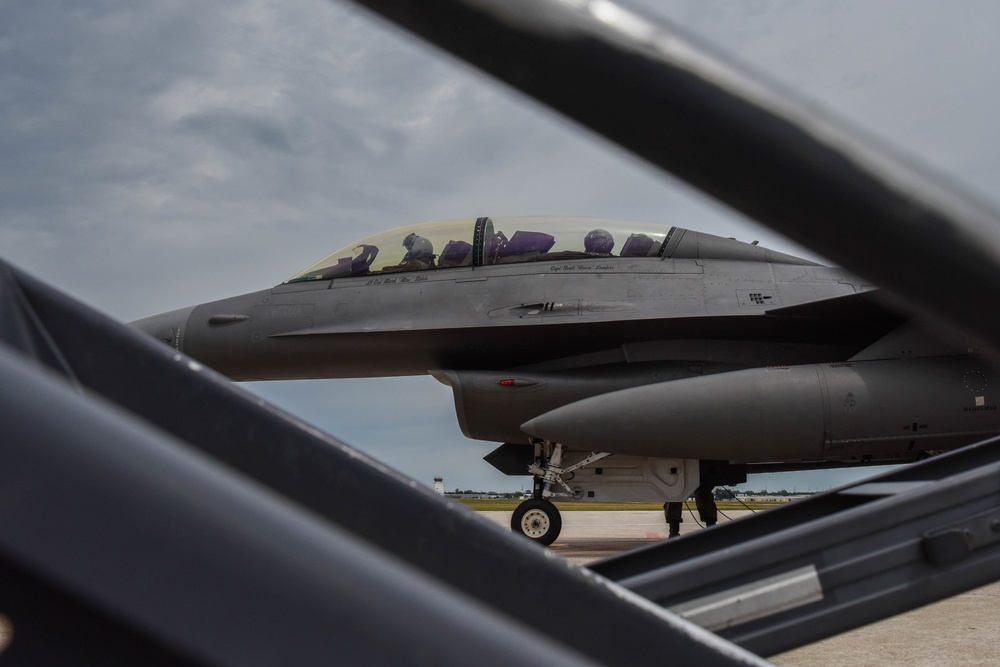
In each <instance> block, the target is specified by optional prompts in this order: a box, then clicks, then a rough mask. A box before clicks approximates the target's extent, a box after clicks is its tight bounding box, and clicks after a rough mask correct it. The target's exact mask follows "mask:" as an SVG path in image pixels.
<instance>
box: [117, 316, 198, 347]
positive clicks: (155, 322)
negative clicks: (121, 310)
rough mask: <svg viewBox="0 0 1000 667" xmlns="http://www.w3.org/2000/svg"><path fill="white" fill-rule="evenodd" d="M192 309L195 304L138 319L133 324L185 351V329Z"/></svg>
mask: <svg viewBox="0 0 1000 667" xmlns="http://www.w3.org/2000/svg"><path fill="white" fill-rule="evenodd" d="M192 310H194V306H190V307H188V308H181V309H179V310H172V311H170V312H168V313H160V314H159V315H153V316H151V317H145V318H143V319H141V320H136V321H135V322H132V323H131V326H133V327H135V328H136V329H138V330H139V331H142V332H145V333H147V334H149V335H150V336H152V337H153V338H156V339H157V340H159V341H162V342H164V343H166V344H167V345H169V346H170V347H172V348H174V349H175V350H179V351H182V352H183V351H184V330H185V329H186V328H187V323H188V318H189V317H191V311H192Z"/></svg>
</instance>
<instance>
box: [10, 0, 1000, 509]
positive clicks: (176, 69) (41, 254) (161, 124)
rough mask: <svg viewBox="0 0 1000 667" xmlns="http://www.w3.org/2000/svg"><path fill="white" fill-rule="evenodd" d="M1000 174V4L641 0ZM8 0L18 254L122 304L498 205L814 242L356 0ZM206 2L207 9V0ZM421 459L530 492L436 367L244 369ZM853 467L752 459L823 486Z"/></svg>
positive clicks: (891, 136) (915, 154) (13, 221)
mask: <svg viewBox="0 0 1000 667" xmlns="http://www.w3.org/2000/svg"><path fill="white" fill-rule="evenodd" d="M625 4H626V5H628V6H632V7H636V8H639V9H641V10H642V11H645V12H647V13H651V14H653V15H657V16H660V17H662V18H664V19H666V20H668V21H670V22H672V23H674V24H676V25H679V26H682V27H683V29H684V30H686V31H688V32H689V33H691V34H693V35H695V36H697V37H698V39H700V40H702V41H703V42H706V43H709V44H712V45H714V46H715V47H716V48H717V49H719V50H720V51H722V52H723V53H725V54H727V55H728V57H730V58H732V59H735V60H737V61H740V62H742V63H744V64H746V65H748V66H749V67H750V68H752V69H755V70H757V71H759V72H761V73H763V74H764V75H765V76H767V77H768V78H769V79H770V80H772V81H774V82H776V83H777V84H778V85H780V86H782V87H784V88H785V89H787V90H790V91H794V93H795V94H796V95H798V96H800V97H802V98H805V99H806V100H808V101H810V102H812V103H815V104H816V105H818V106H820V107H825V108H826V109H828V110H830V111H831V112H833V113H834V115H836V116H839V117H840V118H841V119H843V120H845V122H846V123H847V124H849V125H852V126H854V127H856V128H858V129H859V130H861V131H862V132H864V133H866V134H869V135H870V136H872V137H877V138H878V140H879V141H882V142H884V143H887V144H888V145H890V146H892V147H893V148H894V149H895V150H897V151H898V152H899V153H902V154H903V155H908V156H912V159H915V160H917V161H919V162H922V163H924V164H926V165H928V166H929V168H931V169H932V170H934V171H936V172H938V173H940V174H941V175H942V176H943V177H944V178H947V179H950V180H953V181H955V182H957V183H958V184H960V186H961V187H963V188H964V189H966V190H968V191H970V192H973V193H975V194H976V195H977V196H979V197H981V198H983V199H985V200H987V201H989V202H991V203H993V204H994V205H996V204H998V201H997V200H998V198H1000V189H998V187H997V186H998V184H1000V129H998V128H997V120H996V119H997V118H1000V86H998V85H997V84H996V75H995V71H996V67H997V64H998V63H1000V40H997V39H996V38H995V29H994V26H996V25H998V24H1000V4H997V3H993V2H987V1H973V0H963V1H962V2H953V3H945V2H930V1H927V0H880V2H877V3H875V2H870V1H856V0H836V1H833V0H828V1H821V0H805V1H801V2H795V1H791V0H784V1H777V0H774V1H771V0H747V1H745V2H731V1H718V0H661V1H654V0H644V1H643V2H639V0H634V1H633V2H627V3H625ZM194 8H195V5H193V4H192V3H185V2H179V1H178V0H149V1H147V2H142V3H124V2H120V1H113V0H73V1H68V0H64V1H61V2H60V1H56V0H52V1H49V2H6V3H0V114H2V118H0V256H2V257H3V258H4V259H5V260H7V261H9V262H11V263H13V264H15V265H16V266H19V267H20V268H22V269H24V270H27V271H29V272H30V273H33V274H35V275H36V276H38V277H40V278H42V279H44V280H46V281H48V282H49V283H51V284H53V285H55V286H57V287H60V288H61V289H63V290H65V291H66V292H68V293H69V294H71V295H73V296H74V297H76V298H79V299H81V300H82V301H84V302H86V303H88V304H90V305H92V306H94V307H96V308H98V309H99V310H101V311H103V312H105V313H108V314H110V315H111V316H113V317H115V318H118V319H120V320H122V321H131V320H135V319H138V318H141V317H144V316H147V315H151V314H155V313H158V312H163V311H167V310H172V309H175V308H179V307H183V306H187V305H191V304H194V303H201V302H204V301H209V300H212V299H218V298H223V297H226V296H231V295H235V294H240V293H245V292H251V291H255V290H258V289H264V288H267V287H269V286H272V285H275V284H277V283H280V282H282V281H284V280H287V279H288V278H290V277H291V276H292V275H294V274H295V273H297V272H298V271H299V270H301V269H303V268H305V267H306V266H308V265H310V264H312V263H313V262H314V261H316V260H318V259H320V258H321V257H323V256H325V255H326V254H327V253H329V252H331V251H332V250H334V249H336V248H338V247H342V246H344V245H346V244H347V243H349V242H351V241H353V240H356V239H360V238H362V237H364V236H367V235H369V234H371V233H374V232H378V231H382V230H385V229H388V228H391V227H396V226H401V225H404V224H411V223H415V222H423V221H430V220H440V219H452V218H469V217H477V216H484V215H495V216H503V215H584V216H595V217H612V218H623V219H631V220H643V221H649V222H658V223H662V224H665V225H674V224H676V225H679V226H682V227H686V228H691V229H696V230H699V231H706V232H709V233H713V234H718V235H721V236H732V237H736V238H739V239H741V240H744V241H751V240H759V241H760V243H761V245H763V246H765V247H770V248H773V249H776V250H780V251H783V252H789V253H791V254H796V255H799V256H803V257H807V258H810V259H821V258H818V257H817V256H816V255H814V254H813V253H811V252H810V251H809V250H807V249H803V248H800V247H798V246H796V245H794V244H792V243H791V242H789V241H787V240H785V239H783V238H782V237H780V236H779V235H777V234H775V233H774V232H771V231H770V230H768V229H766V228H763V227H761V226H759V225H757V224H755V223H753V222H751V221H749V220H747V219H745V218H743V217H742V216H740V215H738V214H736V213H734V212H732V211H730V210H728V209H726V208H725V207H723V206H721V205H719V204H717V203H715V202H713V201H711V200H709V199H707V198H705V197H704V196H702V195H700V194H698V193H697V192H694V191H692V190H691V189H689V188H687V187H686V186H684V185H682V184H680V183H678V182H676V181H674V180H672V179H670V178H669V177H665V176H664V175H662V174H661V173H659V172H657V171H655V170H653V169H652V168H650V167H648V166H647V165H645V164H642V163H640V162H639V161H637V160H636V159H635V158H633V157H631V156H629V155H627V154H625V153H624V152H623V151H621V150H619V149H617V148H615V147H613V146H611V145H609V144H608V143H606V142H605V141H603V140H602V139H599V138H597V137H595V136H593V135H592V134H590V133H588V132H587V131H585V130H581V129H579V128H576V127H574V126H572V125H570V124H568V123H567V122H565V121H564V120H562V119H561V118H559V117H557V116H555V115H554V114H552V113H551V112H549V111H547V110H545V109H543V108H541V107H540V106H539V105H537V104H536V103H534V102H531V101H528V100H526V99H525V98H523V97H522V96H520V95H519V94H518V93H515V92H513V91H511V90H509V89H507V88H504V87H503V86H501V85H499V84H497V83H495V82H494V81H492V80H490V79H488V78H487V77H485V76H484V75H482V74H480V73H478V72H476V71H474V70H472V69H471V68H470V67H468V66H467V65H464V64H462V63H459V62H457V61H455V60H454V59H452V58H451V57H448V56H444V55H442V54H440V53H438V52H437V51H435V50H434V49H433V48H432V47H429V46H427V45H425V44H422V43H419V42H417V41H415V40H414V39H413V38H411V37H409V36H407V35H405V34H404V33H402V32H400V31H399V30H398V29H395V28H392V27H389V26H387V25H385V24H383V23H381V22H380V21H378V20H377V19H374V18H373V17H371V16H370V15H368V14H367V13H365V12H364V11H363V10H361V9H358V8H356V7H355V6H353V5H350V4H346V3H343V2H330V1H326V0H281V1H280V2H279V1H278V0H215V1H214V2H211V3H199V4H198V5H197V8H196V9H194ZM192 10H193V11H192ZM243 388H244V389H247V390H249V391H251V392H254V393H256V394H259V395H261V396H263V397H265V398H266V399H268V400H270V401H272V402H274V403H276V404H278V405H279V406H281V407H283V408H285V409H287V410H288V411H290V412H292V413H293V414H295V415H296V416H298V417H299V418H301V419H303V420H305V421H307V422H310V423H312V424H314V425H316V426H318V427H319V428H321V429H323V430H325V431H327V432H329V433H331V434H333V435H335V436H337V437H339V438H341V439H342V440H344V441H345V442H347V443H349V444H352V445H355V446H357V447H358V448H360V449H363V450H364V451H366V452H368V453H369V454H371V455H372V456H374V457H376V458H378V459H380V460H381V461H383V462H384V463H386V464H387V465H389V466H391V467H393V468H396V469H397V470H400V471H402V472H404V473H406V474H408V475H410V476H412V477H413V478H414V479H416V480H418V481H419V482H421V483H425V484H428V485H429V484H431V482H432V480H433V478H434V477H435V476H441V477H444V480H445V486H446V488H448V489H449V490H450V489H452V488H462V489H466V488H472V489H483V490H485V489H497V490H518V489H520V488H522V487H524V486H525V485H527V484H528V478H522V477H511V478H508V477H505V476H503V475H501V474H500V473H497V472H495V471H494V470H493V469H492V468H490V466H489V465H488V464H486V463H485V462H483V461H482V460H481V458H482V456H483V455H485V454H486V453H488V452H489V451H490V450H491V449H492V448H493V447H494V446H495V445H494V444H493V443H481V442H476V441H470V440H468V439H466V438H465V437H464V436H463V435H462V434H461V432H460V430H459V428H458V424H457V420H456V417H455V413H454V408H453V402H452V398H451V392H450V389H448V388H447V387H444V386H443V385H440V384H438V383H437V382H436V381H435V380H433V379H431V378H429V377H415V378H384V379H365V380H313V381H295V382H274V383H247V384H245V385H243ZM857 475H858V473H857V472H852V473H844V472H835V473H834V472H824V473H789V474H784V475H767V476H758V477H754V478H752V479H751V483H750V484H749V486H750V487H752V488H754V489H761V488H768V489H770V490H778V489H782V488H785V489H788V490H790V491H791V490H799V491H802V490H817V489H819V490H822V489H826V488H830V487H831V486H836V485H839V484H841V483H844V482H846V481H848V480H849V479H851V478H853V477H856V476H857Z"/></svg>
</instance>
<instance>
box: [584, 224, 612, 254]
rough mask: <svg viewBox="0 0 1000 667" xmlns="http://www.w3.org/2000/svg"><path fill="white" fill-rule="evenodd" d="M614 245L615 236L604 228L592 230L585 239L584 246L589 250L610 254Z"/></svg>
mask: <svg viewBox="0 0 1000 667" xmlns="http://www.w3.org/2000/svg"><path fill="white" fill-rule="evenodd" d="M614 247H615V240H614V238H612V236H611V234H610V233H609V232H608V231H607V230H604V229H594V230H591V231H590V232H588V233H587V236H585V237H584V239H583V248H584V250H586V251H587V252H592V253H595V254H601V255H610V254H611V249H612V248H614Z"/></svg>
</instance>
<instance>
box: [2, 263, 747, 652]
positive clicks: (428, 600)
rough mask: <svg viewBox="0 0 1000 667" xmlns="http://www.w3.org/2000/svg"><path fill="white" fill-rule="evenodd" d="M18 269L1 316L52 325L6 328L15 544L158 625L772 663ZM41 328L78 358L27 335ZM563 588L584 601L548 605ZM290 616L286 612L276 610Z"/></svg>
mask: <svg viewBox="0 0 1000 667" xmlns="http://www.w3.org/2000/svg"><path fill="white" fill-rule="evenodd" d="M0 276H3V277H4V278H5V281H4V282H5V283H7V284H6V285H4V286H3V287H2V288H0V289H2V290H3V291H4V292H5V293H17V294H18V295H19V298H18V300H17V306H16V307H7V308H5V309H4V311H3V317H4V318H5V319H7V318H20V319H22V320H23V321H24V322H25V323H26V324H24V325H23V326H18V327H10V328H9V330H16V331H19V332H24V331H29V332H31V336H29V338H30V337H34V339H33V344H25V340H24V337H21V336H20V335H19V336H18V337H17V340H15V343H18V342H19V343H20V344H19V345H18V346H17V348H14V347H10V346H9V344H7V341H2V342H0V429H2V433H3V436H2V442H3V443H4V456H5V458H4V466H3V467H2V470H0V557H3V558H8V559H10V560H12V561H14V562H15V563H18V564H20V566H21V567H23V568H24V569H25V570H26V571H27V572H29V573H31V574H32V575H33V576H35V577H40V578H41V579H43V580H44V582H46V583H47V584H48V585H49V586H54V587H56V588H57V589H59V590H62V591H65V594H66V595H68V596H70V597H77V598H83V600H84V601H85V603H86V604H88V605H91V606H93V607H94V608H95V609H97V610H98V611H99V612H100V613H103V614H105V615H110V616H112V617H114V618H117V619H121V622H122V623H123V624H124V625H125V626H127V627H128V628H130V632H133V633H135V632H137V633H139V634H140V635H141V636H143V637H147V638H148V639H149V641H150V642H152V643H153V644H155V645H157V646H162V647H164V648H165V649H167V650H172V651H179V652H180V653H181V654H183V655H185V656H189V657H191V656H193V657H194V658H195V659H198V660H207V662H208V663H209V664H254V662H255V660H257V661H258V663H262V664H274V662H276V661H277V660H271V661H270V663H268V659H269V658H274V656H275V655H278V654H277V653H275V651H277V650H278V648H277V647H279V646H281V647H283V651H284V652H282V653H281V655H287V656H292V657H289V658H288V660H287V661H288V662H290V663H293V664H316V663H318V662H320V661H321V660H320V658H322V660H328V659H329V657H330V656H331V655H338V654H339V655H342V656H344V657H345V659H346V660H347V661H348V662H352V661H354V662H366V663H372V662H376V663H379V664H381V663H383V662H385V661H386V660H393V661H400V659H401V656H403V655H405V654H406V652H407V651H409V652H411V653H412V654H414V655H424V654H426V655H428V656H431V657H429V658H428V660H429V661H431V662H434V663H436V664H438V663H442V664H457V663H459V662H461V663H463V664H466V663H467V662H468V660H469V659H470V656H476V657H474V658H473V660H474V661H475V662H477V663H478V662H482V661H484V660H485V661H486V662H491V661H495V662H497V663H498V664H499V663H504V664H511V663H512V662H516V663H524V662H525V661H528V662H531V661H534V660H536V659H537V664H544V663H546V662H547V661H548V660H549V659H552V660H556V661H563V662H567V663H568V664H574V663H581V662H596V663H603V664H615V663H617V662H618V661H619V660H627V661H628V662H630V663H634V664H644V663H645V662H647V661H650V660H654V659H656V658H655V656H660V655H674V656H679V659H682V660H684V661H692V662H693V661H698V662H704V663H706V664H713V665H733V664H760V663H759V661H758V659H757V658H756V657H754V656H752V655H751V654H749V653H746V652H742V651H741V650H739V649H738V648H737V647H734V646H732V645H731V644H728V643H726V642H724V641H723V640H719V639H718V638H717V637H714V636H712V635H710V634H708V633H705V632H704V631H702V630H701V629H700V628H697V627H696V626H694V625H693V624H690V623H687V622H685V621H683V620H681V619H679V618H678V617H676V616H674V615H673V614H670V613H667V612H663V611H662V610H660V609H658V608H656V607H655V606H651V605H649V604H648V603H647V602H646V601H645V600H643V599H642V598H640V597H638V596H635V595H633V594H631V593H629V592H628V591H626V590H624V589H621V588H620V587H618V586H616V585H614V584H611V583H610V582H608V581H606V580H604V579H601V578H597V577H594V576H593V575H592V574H589V573H588V572H587V571H585V570H583V569H581V568H573V567H567V565H566V564H565V563H563V562H561V561H559V560H558V559H554V558H552V557H551V554H549V553H548V552H547V551H545V550H544V549H541V548H539V547H537V546H536V545H533V544H530V543H527V542H526V541H524V540H518V539H516V538H515V537H514V536H512V535H510V534H509V533H507V532H506V531H503V530H501V529H499V528H498V527H496V526H493V525H490V524H489V523H488V522H484V521H482V520H481V519H480V518H479V517H477V516H476V515H475V513H473V512H470V511H468V510H465V509H464V508H462V507H460V506H457V505H455V504H453V503H452V502H450V501H447V500H445V499H444V498H442V497H440V496H438V495H437V494H435V493H433V491H431V490H430V489H427V488H425V487H422V486H420V485H418V484H416V483H415V482H413V481H412V480H409V479H407V478H405V477H403V476H401V475H399V474H396V473H394V472H392V471H391V470H388V469H386V468H385V467H384V466H381V465H379V464H378V463H376V462H374V461H372V460H370V459H368V458H367V457H365V456H364V455H363V454H361V453H359V452H357V451H355V450H353V449H351V448H349V447H348V446H347V445H345V444H343V443H341V442H339V441H337V440H335V439H333V438H330V437H328V436H325V435H323V434H321V433H319V432H317V431H316V430H315V429H312V428H310V427H308V426H306V425H304V424H301V423H299V422H297V421H296V420H294V419H293V418H291V417H290V416H288V415H286V414H284V413H282V412H281V411H279V410H278V409H276V408H273V407H271V406H268V405H266V404H264V403H263V402H262V401H261V400H260V399H258V398H256V397H252V396H250V395H249V394H247V393H245V392H243V391H242V390H240V389H238V388H236V387H234V386H233V385H232V384H231V383H229V382H228V381H227V380H226V379H224V378H222V377H221V376H219V375H217V374H216V373H214V372H212V371H210V370H208V369H205V368H202V367H200V366H199V365H198V364H196V363H195V362H193V361H192V360H190V359H189V358H187V357H184V356H183V355H180V354H178V353H176V352H174V351H172V350H171V349H170V348H168V347H166V346H164V345H162V344H160V343H158V342H157V341H155V340H153V339H151V338H149V337H147V336H145V335H143V334H141V333H140V332H138V331H135V330H133V329H131V328H130V327H127V326H125V325H123V324H120V323H117V322H115V321H113V320H111V319H110V318H107V317H105V316H103V315H101V314H100V313H97V312H95V311H93V310H91V309H89V308H87V307H86V306H83V305H82V304H80V303H78V302H75V301H74V300H72V299H70V298H69V297H67V296H65V295H63V294H61V293H59V292H58V291H56V290H54V289H52V288H50V287H48V286H46V285H44V284H43V283H41V282H39V281H37V280H35V279H33V278H31V277H29V276H27V275H26V274H23V273H21V272H19V271H16V270H14V269H12V268H10V267H6V266H4V265H2V264H0ZM11 281H13V282H14V284H10V282H11ZM27 323H30V324H31V326H30V327H29V326H28V325H27ZM43 339H44V341H45V347H47V346H55V347H56V348H57V349H58V351H59V357H61V358H62V359H63V360H64V361H65V364H64V363H57V362H56V360H55V358H54V357H53V356H52V355H49V354H42V355H40V356H33V355H31V354H24V351H25V350H27V351H29V352H30V351H32V350H37V349H41V348H42V347H43V346H42V345H41V344H40V341H41V340H43ZM67 364H68V367H69V370H68V372H70V373H71V374H72V376H73V377H74V378H75V381H76V382H77V383H78V385H77V386H74V385H71V384H68V383H67V382H66V380H65V377H66V375H65V374H66V373H67V368H66V365H67ZM129 568H133V569H132V570H130V569H129ZM206 596H207V597H206ZM558 600H572V601H573V604H571V605H566V606H565V608H560V613H551V605H552V603H553V601H558ZM246 601H251V602H252V604H251V603H247V604H244V602H246ZM396 610H407V611H405V612H404V613H402V615H401V616H400V615H399V614H398V613H397V611H396ZM2 612H3V610H2V609H0V613H2ZM196 612H197V613H196ZM272 613H273V614H277V617H274V618H278V617H280V618H286V617H287V619H288V621H287V623H286V622H284V621H278V620H275V621H274V623H273V624H272V625H270V626H267V627H265V626H262V625H261V622H262V620H263V619H264V618H272ZM428 619H431V620H428ZM477 619H478V620H477ZM15 620H16V619H15ZM428 623H430V625H432V626H434V627H435V630H434V636H433V637H430V636H428V634H427V627H428ZM469 623H471V626H470V625H468V624H469ZM445 628H448V629H447V630H445ZM462 628H464V629H462ZM453 631H454V632H453ZM459 635H461V636H464V637H467V641H466V640H460V637H459ZM96 636H97V637H102V636H103V635H100V634H98V635H96ZM358 638H361V640H363V642H364V645H363V646H361V645H359V646H351V649H350V651H346V652H345V650H344V649H341V648H340V647H341V646H342V645H348V644H350V643H351V642H357V641H358ZM261 641H265V642H267V643H268V646H261V644H260V642H261ZM505 645H506V646H508V647H509V649H506V650H504V649H503V646H505ZM516 645H521V647H522V648H524V649H525V650H522V648H515V646H516ZM254 647H256V648H254ZM463 647H464V648H463ZM527 647H534V648H527ZM104 649H105V652H107V651H111V648H110V647H109V646H105V647H104ZM536 649H537V651H536ZM12 650H13V649H12ZM338 652H339V653H338ZM227 656H229V657H227ZM232 656H236V661H235V662H232ZM255 656H256V658H255ZM295 656H299V657H300V658H301V659H294V657H295ZM490 656H495V657H490ZM531 656H536V658H532V657H531ZM404 661H405V660H404Z"/></svg>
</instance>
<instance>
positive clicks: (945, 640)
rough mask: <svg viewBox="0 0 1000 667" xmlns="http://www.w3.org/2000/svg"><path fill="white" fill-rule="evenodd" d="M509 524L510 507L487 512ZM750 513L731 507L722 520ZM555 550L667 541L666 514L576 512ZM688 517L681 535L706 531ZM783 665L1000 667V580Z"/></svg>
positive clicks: (616, 549)
mask: <svg viewBox="0 0 1000 667" xmlns="http://www.w3.org/2000/svg"><path fill="white" fill-rule="evenodd" d="M480 514H481V515H482V516H483V517H484V518H486V519H489V520H490V521H494V522H496V523H498V524H501V525H503V526H505V527H509V526H510V515H511V513H510V512H480ZM748 514H750V512H749V511H746V510H740V511H727V512H725V516H723V515H721V514H720V517H719V519H720V522H724V521H730V520H736V519H739V518H741V517H743V516H746V515H748ZM562 519H563V529H562V533H561V534H560V536H559V539H558V540H556V542H555V544H553V545H552V546H551V547H550V548H551V549H552V551H554V552H555V553H557V554H559V555H560V556H563V557H565V558H568V559H569V560H571V561H573V562H574V563H577V564H578V565H586V564H587V563H591V562H593V561H596V560H600V559H602V558H606V557H608V556H611V555H614V554H616V553H620V552H622V551H627V550H629V549H634V548H636V547H640V546H644V545H646V544H649V543H650V542H655V541H659V540H662V539H666V537H667V526H666V523H665V522H664V520H663V513H662V512H658V511H642V512H593V511H570V512H563V513H562ZM701 529H702V528H701V527H700V526H699V525H698V523H697V521H696V520H695V517H692V516H691V515H689V514H686V515H685V517H684V523H682V524H681V534H682V535H683V534H685V533H688V532H692V531H697V530H701ZM769 660H770V661H771V662H773V663H774V664H775V665H781V666H782V667H832V666H834V665H837V666H839V665H852V666H853V665H858V666H862V667H867V666H869V665H870V666H872V667H874V666H876V665H877V666H879V667H893V666H897V665H898V666H900V667H902V666H904V665H905V666H906V667H915V666H920V667H924V666H927V667H936V666H939V665H940V666H942V667H943V666H945V665H948V666H951V665H1000V583H996V584H991V585H989V586H985V587H983V588H979V589H976V590H973V591H969V592H967V593H964V594H962V595H958V596H955V597H953V598H949V599H947V600H943V601H941V602H938V603H935V604H932V605H928V606H926V607H922V608H920V609H915V610H913V611H910V612H907V613H905V614H901V615H899V616H894V617H893V618H889V619H886V620H884V621H880V622H878V623H873V624H871V625H868V626H865V627H863V628H859V629H857V630H852V631H851V632H847V633H844V634H841V635H837V636H835V637H831V638H830V639H826V640H823V641H821V642H816V643H815V644H810V645H808V646H803V647H801V648H798V649H795V650H793V651H788V652H787V653H782V654H780V655H776V656H772V657H770V658H769Z"/></svg>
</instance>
